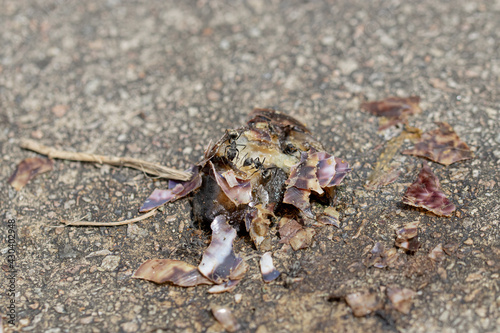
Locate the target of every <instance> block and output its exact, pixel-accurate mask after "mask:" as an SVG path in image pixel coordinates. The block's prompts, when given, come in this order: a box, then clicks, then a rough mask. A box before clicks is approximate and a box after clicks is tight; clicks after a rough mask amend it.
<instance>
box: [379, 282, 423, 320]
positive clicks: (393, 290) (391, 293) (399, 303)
mask: <svg viewBox="0 0 500 333" xmlns="http://www.w3.org/2000/svg"><path fill="white" fill-rule="evenodd" d="M386 293H387V297H389V299H390V301H391V303H392V305H393V306H394V308H395V309H396V310H398V311H399V312H401V313H404V314H408V313H410V310H411V306H412V298H413V296H415V295H416V294H417V293H416V292H415V291H413V290H411V289H408V288H403V289H401V288H400V287H398V286H394V285H392V286H388V287H387V290H386Z"/></svg>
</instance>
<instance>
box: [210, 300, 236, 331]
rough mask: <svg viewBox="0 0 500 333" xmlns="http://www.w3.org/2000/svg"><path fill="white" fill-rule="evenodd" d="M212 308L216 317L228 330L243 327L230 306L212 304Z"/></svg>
mask: <svg viewBox="0 0 500 333" xmlns="http://www.w3.org/2000/svg"><path fill="white" fill-rule="evenodd" d="M211 310H212V314H213V315H214V318H215V319H217V321H218V322H219V323H220V324H221V325H222V327H224V329H225V330H226V331H228V332H236V331H237V330H239V329H240V328H241V325H240V324H239V323H238V321H237V320H236V317H235V316H234V315H233V313H232V312H231V310H229V309H228V308H226V307H223V306H218V305H212V306H211Z"/></svg>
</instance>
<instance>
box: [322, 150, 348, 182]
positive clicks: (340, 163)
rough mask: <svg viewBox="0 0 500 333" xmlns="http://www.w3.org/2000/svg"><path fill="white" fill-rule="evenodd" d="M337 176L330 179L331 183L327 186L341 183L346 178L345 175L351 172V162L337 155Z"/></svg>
mask: <svg viewBox="0 0 500 333" xmlns="http://www.w3.org/2000/svg"><path fill="white" fill-rule="evenodd" d="M335 163H336V164H335V176H334V177H333V179H332V180H331V181H330V183H329V184H328V185H327V186H326V187H331V186H337V185H340V183H341V182H342V180H344V178H345V176H347V174H348V173H349V172H351V168H350V167H349V163H347V162H346V161H344V160H343V159H341V158H338V157H335Z"/></svg>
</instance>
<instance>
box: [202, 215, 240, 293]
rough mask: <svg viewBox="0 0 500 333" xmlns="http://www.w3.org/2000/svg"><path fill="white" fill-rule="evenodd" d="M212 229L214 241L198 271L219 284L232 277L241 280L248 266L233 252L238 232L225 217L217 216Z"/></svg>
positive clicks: (204, 255)
mask: <svg viewBox="0 0 500 333" xmlns="http://www.w3.org/2000/svg"><path fill="white" fill-rule="evenodd" d="M210 227H211V228H212V241H211V242H210V245H209V246H208V248H207V249H206V250H205V253H204V254H203V259H202V260H201V263H200V265H199V266H198V269H199V270H200V272H201V273H202V274H203V275H204V276H206V277H207V278H209V279H210V280H212V281H213V282H215V283H217V284H221V283H223V282H224V281H227V280H228V279H230V278H231V277H233V278H235V279H236V278H241V277H242V276H243V274H244V273H245V272H246V268H247V265H246V263H245V262H244V261H243V259H241V258H240V257H238V256H236V254H235V253H234V252H233V241H234V239H235V238H236V230H234V229H233V227H231V226H230V225H229V224H228V223H227V222H226V218H225V217H224V216H223V215H219V216H217V217H216V218H215V219H214V221H213V222H212V224H211V225H210ZM234 275H237V276H236V277H235V276H234Z"/></svg>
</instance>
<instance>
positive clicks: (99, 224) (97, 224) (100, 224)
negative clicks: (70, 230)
mask: <svg viewBox="0 0 500 333" xmlns="http://www.w3.org/2000/svg"><path fill="white" fill-rule="evenodd" d="M157 212H158V210H157V209H153V210H152V211H150V212H148V213H146V214H144V215H141V216H138V217H134V218H133V219H130V220H125V221H118V222H91V221H74V222H70V221H67V220H61V223H64V224H65V225H67V226H93V227H116V226H119V225H125V224H131V223H135V222H139V221H142V220H145V219H147V218H148V217H151V216H153V215H155V214H156V213H157Z"/></svg>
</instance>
